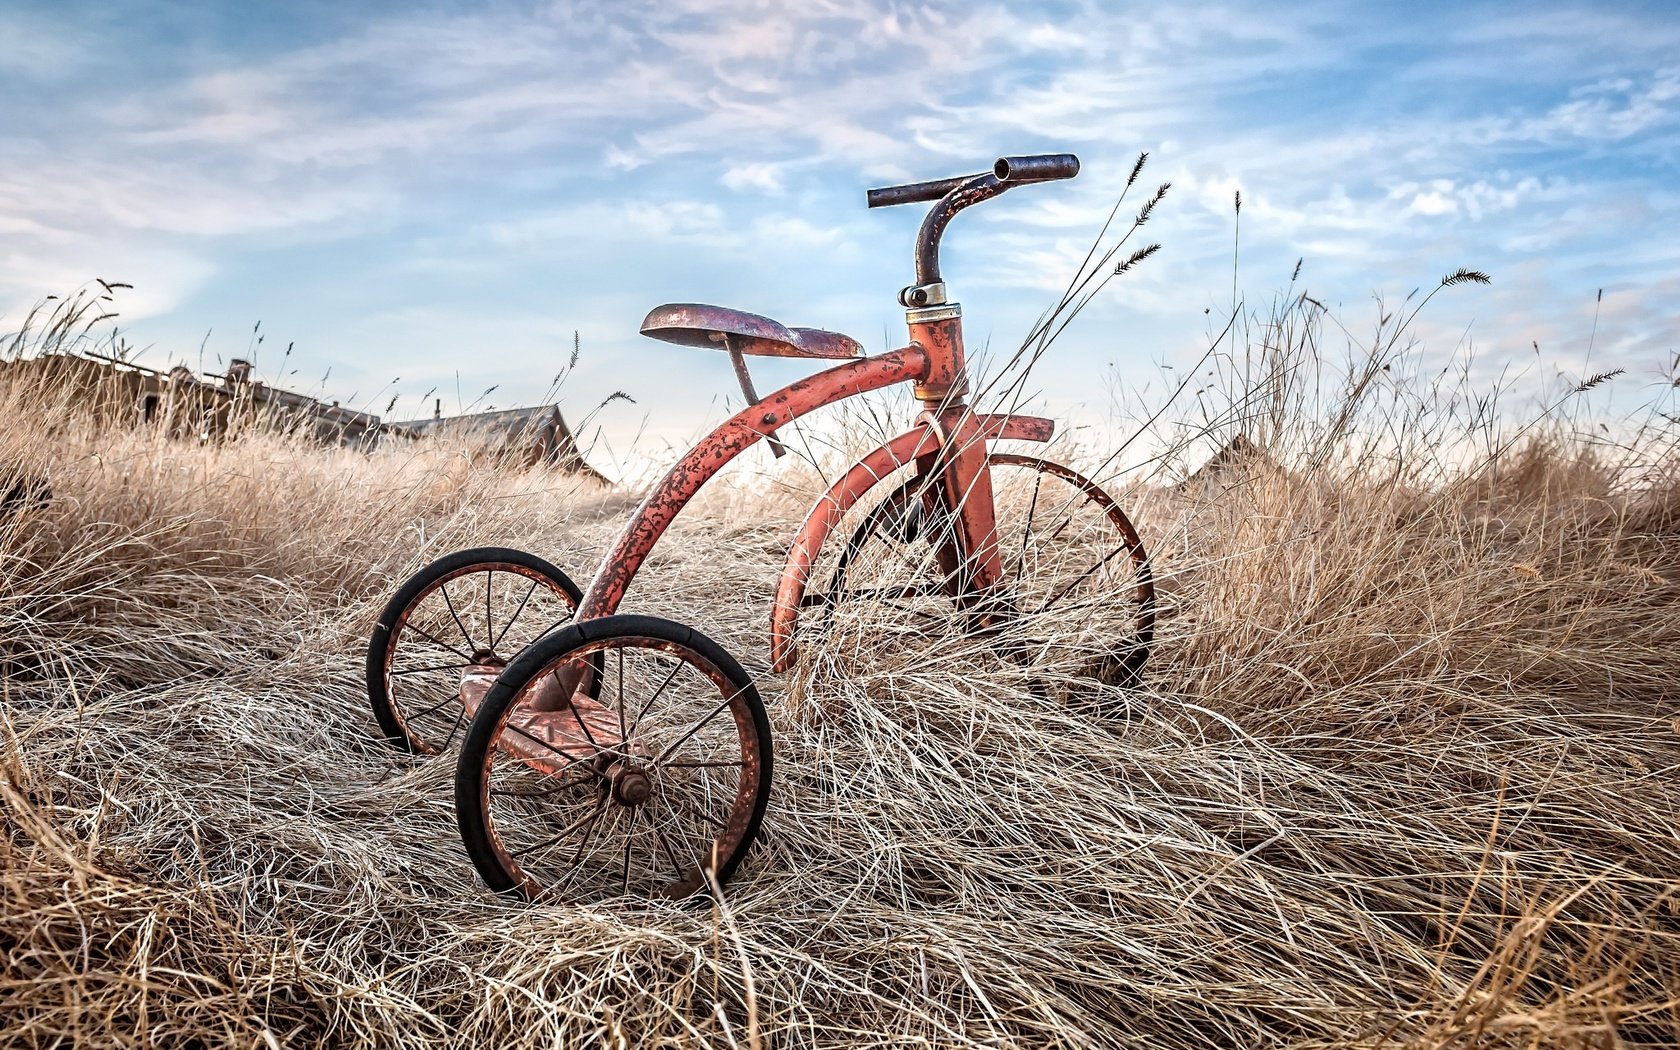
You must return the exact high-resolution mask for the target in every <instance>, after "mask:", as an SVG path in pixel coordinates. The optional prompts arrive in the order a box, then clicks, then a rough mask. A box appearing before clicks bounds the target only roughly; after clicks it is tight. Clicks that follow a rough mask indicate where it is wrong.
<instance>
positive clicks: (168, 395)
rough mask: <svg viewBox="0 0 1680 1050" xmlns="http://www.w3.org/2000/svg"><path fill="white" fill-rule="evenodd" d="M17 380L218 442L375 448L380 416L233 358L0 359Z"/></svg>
mask: <svg viewBox="0 0 1680 1050" xmlns="http://www.w3.org/2000/svg"><path fill="white" fill-rule="evenodd" d="M0 373H3V374H4V375H5V376H6V377H8V378H9V379H10V380H11V381H13V382H14V383H17V382H27V383H33V384H35V385H36V386H37V389H38V390H39V391H40V392H41V393H42V394H44V395H47V396H56V397H59V398H62V399H63V400H64V401H65V402H66V403H67V404H73V405H76V406H78V407H81V408H85V409H87V410H89V411H91V412H93V413H95V414H96V415H97V416H98V417H100V418H102V419H104V420H105V421H107V422H110V423H114V424H117V425H122V424H124V423H132V424H134V425H137V426H139V425H146V426H158V427H162V428H164V429H166V430H167V431H168V432H169V433H170V434H171V435H173V436H175V437H181V438H197V439H199V440H201V441H212V440H219V439H222V438H226V437H229V436H231V435H234V434H237V433H239V432H241V431H244V430H249V429H258V430H264V431H271V432H272V431H278V432H283V433H302V434H304V435H306V436H308V437H309V438H310V439H312V440H314V441H317V442H319V443H321V444H324V445H342V446H345V447H351V448H372V447H374V446H375V445H377V444H378V441H379V437H380V434H381V426H380V422H379V417H378V416H376V415H372V414H371V413H368V412H358V411H356V410H354V409H348V408H344V407H342V406H340V405H338V404H337V403H330V404H329V403H327V402H324V401H321V400H320V399H318V398H313V397H310V396H309V395H307V394H300V393H297V392H296V391H292V390H284V389H281V388H280V387H274V386H269V385H268V384H266V383H264V382H263V381H262V380H260V379H253V378H252V377H251V364H250V362H248V361H244V360H241V359H237V358H236V359H235V360H234V361H233V362H232V363H231V364H230V365H229V366H228V370H227V372H226V373H225V374H223V375H221V376H219V377H216V376H211V375H207V374H199V373H195V372H193V370H192V369H190V368H188V367H186V366H185V365H176V366H175V367H174V368H171V369H170V370H169V371H167V372H162V371H159V370H157V369H154V368H147V367H145V366H144V365H138V364H134V363H132V362H128V361H122V360H119V359H117V358H113V357H105V356H103V355H100V354H97V353H93V352H90V351H84V352H82V353H74V354H70V353H51V354H40V355H36V356H33V357H22V358H13V359H10V360H6V361H0Z"/></svg>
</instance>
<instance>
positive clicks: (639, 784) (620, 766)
mask: <svg viewBox="0 0 1680 1050" xmlns="http://www.w3.org/2000/svg"><path fill="white" fill-rule="evenodd" d="M607 782H608V783H609V784H611V785H612V797H613V801H614V802H617V803H618V804H619V805H621V806H639V805H641V804H642V803H644V802H646V801H647V800H648V799H649V798H651V797H652V796H653V778H651V777H649V776H648V775H647V771H646V770H645V769H643V768H642V767H640V766H638V765H635V764H633V763H631V762H622V761H621V762H614V763H613V764H612V766H611V767H610V768H609V769H608V770H607Z"/></svg>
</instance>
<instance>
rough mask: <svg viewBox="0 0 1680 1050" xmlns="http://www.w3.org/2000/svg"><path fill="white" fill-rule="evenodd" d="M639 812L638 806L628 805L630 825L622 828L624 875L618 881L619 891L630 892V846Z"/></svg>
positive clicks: (633, 841)
mask: <svg viewBox="0 0 1680 1050" xmlns="http://www.w3.org/2000/svg"><path fill="white" fill-rule="evenodd" d="M640 812H641V809H640V807H637V806H631V807H630V826H629V827H627V828H625V829H624V877H623V879H621V880H620V881H619V885H618V892H620V893H629V892H630V847H631V846H633V845H635V844H636V814H638V813H640Z"/></svg>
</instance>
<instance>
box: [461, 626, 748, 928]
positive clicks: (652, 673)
mask: <svg viewBox="0 0 1680 1050" xmlns="http://www.w3.org/2000/svg"><path fill="white" fill-rule="evenodd" d="M583 663H587V664H590V665H592V666H594V667H596V668H597V669H598V670H597V672H596V674H595V675H594V676H592V677H593V678H594V685H593V687H592V688H591V690H590V694H589V695H585V694H584V693H582V692H579V693H578V694H576V695H574V696H572V697H571V698H570V699H569V702H568V703H566V704H564V705H563V706H562V707H561V708H560V709H559V710H553V711H544V710H537V708H536V704H535V703H534V702H533V700H534V699H535V698H534V697H533V692H534V689H535V686H536V685H537V683H539V682H541V681H543V680H544V679H548V678H550V677H551V676H553V677H554V678H556V679H558V678H560V677H561V673H562V672H563V671H564V670H565V669H567V668H569V667H575V666H577V665H579V664H583ZM770 774H771V746H770V721H769V718H768V717H767V716H766V714H765V711H764V704H763V701H761V700H760V699H759V695H758V690H757V689H756V688H754V686H753V683H752V680H751V679H750V678H748V677H747V673H746V671H744V670H742V668H741V665H740V664H739V663H737V662H736V661H735V659H734V658H733V657H731V656H730V655H729V654H728V653H727V652H725V651H724V650H723V648H722V647H721V646H719V645H718V644H717V643H716V642H714V641H712V640H711V639H709V638H707V637H706V636H705V635H703V634H701V633H700V632H699V631H696V630H694V629H692V628H690V627H686V626H684V625H682V624H680V623H676V622H674V621H671V620H664V619H660V618H658V617H653V616H606V617H601V618H599V619H593V620H585V621H582V622H581V623H575V624H573V625H571V626H569V627H566V628H565V629H563V630H560V631H557V632H556V633H554V634H553V635H551V636H549V637H547V638H544V639H542V640H541V641H539V642H537V643H536V644H535V645H533V646H531V647H530V648H529V649H527V650H526V651H525V652H523V653H521V654H520V655H519V656H518V657H516V658H515V659H514V661H513V662H512V663H511V664H509V665H508V667H507V669H506V670H504V671H503V672H502V674H501V675H500V677H498V678H497V679H496V682H495V684H494V685H492V686H491V687H490V690H489V692H488V693H486V694H485V696H484V699H483V701H482V703H481V704H480V705H479V706H478V709H477V712H476V713H475V714H474V715H473V719H472V724H471V725H470V726H469V727H468V729H467V734H466V739H465V741H464V742H463V743H462V746H461V756H460V763H459V765H458V766H457V767H456V777H455V812H456V819H457V821H458V822H459V824H460V829H461V840H462V842H463V843H464V844H465V846H466V849H467V853H468V854H469V855H470V856H471V857H472V862H473V865H474V866H475V867H476V868H477V869H478V872H479V875H480V876H482V877H483V879H484V881H485V883H486V884H488V885H489V887H490V888H491V889H492V890H495V891H497V892H499V893H512V894H516V895H519V896H523V897H525V898H527V899H530V900H543V901H549V900H554V901H574V902H591V901H598V900H601V899H604V898H607V897H614V896H625V895H634V896H640V897H644V898H646V897H654V898H666V899H676V898H681V897H686V896H689V895H690V894H693V893H695V892H697V891H699V890H702V889H704V888H706V887H707V885H708V883H709V882H711V881H713V880H715V881H716V882H718V883H722V882H723V881H724V880H726V879H728V878H729V876H730V875H731V874H732V873H733V872H734V871H735V869H736V868H737V867H738V866H739V865H740V863H741V860H742V858H743V856H745V854H746V852H747V849H748V847H750V846H751V845H752V842H753V839H754V838H755V837H757V835H758V829H759V825H760V823H761V822H762V820H763V817H764V807H765V804H766V802H767V801H768V799H769V795H770Z"/></svg>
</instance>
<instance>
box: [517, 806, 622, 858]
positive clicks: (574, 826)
mask: <svg viewBox="0 0 1680 1050" xmlns="http://www.w3.org/2000/svg"><path fill="white" fill-rule="evenodd" d="M606 811H607V797H606V796H605V795H603V796H601V798H600V799H599V800H598V801H597V802H596V803H595V809H594V811H593V812H590V813H586V814H584V815H583V816H581V817H579V818H578V819H577V820H575V821H573V822H572V823H570V824H568V825H567V826H566V827H565V828H564V829H563V830H561V831H560V832H559V833H558V834H556V835H554V836H552V837H550V838H546V839H543V840H542V841H541V842H539V843H537V844H536V845H535V846H527V847H525V849H523V850H520V851H519V853H518V854H517V856H520V857H531V856H533V855H535V854H537V853H540V852H541V851H543V850H545V849H548V848H549V847H551V846H553V845H554V844H555V843H556V842H559V841H560V840H561V839H563V838H565V837H566V836H567V835H570V834H571V833H572V832H574V831H576V830H578V829H579V828H581V827H583V826H584V825H585V824H588V825H589V832H590V835H588V836H586V837H585V838H584V842H583V845H580V846H579V847H578V853H579V854H581V853H582V852H583V850H584V848H585V847H586V846H587V845H588V843H589V839H590V838H592V837H593V832H594V830H595V822H596V821H598V820H600V819H601V814H603V813H605V812H606ZM576 860H577V858H576V856H574V857H573V863H576Z"/></svg>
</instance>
